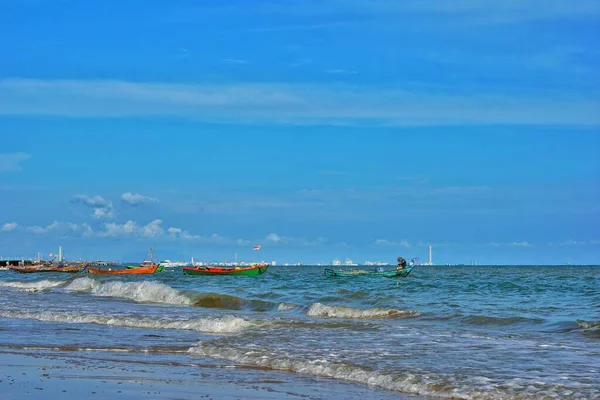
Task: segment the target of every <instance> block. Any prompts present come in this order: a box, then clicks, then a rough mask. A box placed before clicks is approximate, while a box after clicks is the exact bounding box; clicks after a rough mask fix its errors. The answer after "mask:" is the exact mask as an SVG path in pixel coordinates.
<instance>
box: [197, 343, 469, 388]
mask: <svg viewBox="0 0 600 400" xmlns="http://www.w3.org/2000/svg"><path fill="white" fill-rule="evenodd" d="M188 352H189V353H190V354H192V355H196V356H206V357H212V358H216V359H224V360H228V361H232V362H235V363H240V364H246V365H255V366H260V367H265V368H270V369H275V370H283V371H292V372H296V373H301V374H308V375H314V376H319V377H325V378H334V379H341V380H346V381H352V382H357V383H361V384H365V385H369V386H376V387H380V388H384V389H389V390H395V391H399V392H403V393H411V394H420V395H429V396H431V395H434V396H437V397H455V396H453V395H450V394H448V395H446V394H440V393H436V392H433V391H431V390H428V389H427V387H426V383H424V382H420V381H419V380H418V379H416V377H415V376H414V375H412V374H411V373H409V372H401V373H393V374H392V373H383V372H378V371H372V370H369V369H366V368H362V367H360V366H356V365H352V364H347V363H342V362H331V361H328V360H326V359H323V358H321V359H313V360H306V359H302V358H292V357H289V356H287V355H282V354H275V353H271V352H268V351H266V350H262V349H257V348H252V349H237V348H233V347H231V346H226V347H220V346H216V345H213V344H211V343H206V342H199V343H197V344H196V345H195V346H193V347H191V348H190V349H189V350H188ZM455 398H460V397H455Z"/></svg>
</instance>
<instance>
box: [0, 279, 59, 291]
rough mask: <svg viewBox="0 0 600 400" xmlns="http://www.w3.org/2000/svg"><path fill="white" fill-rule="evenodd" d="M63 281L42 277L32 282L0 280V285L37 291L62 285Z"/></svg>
mask: <svg viewBox="0 0 600 400" xmlns="http://www.w3.org/2000/svg"><path fill="white" fill-rule="evenodd" d="M64 284H65V281H53V280H48V279H44V280H41V281H34V282H5V281H0V286H4V287H12V288H16V289H21V290H22V291H24V292H37V291H40V290H44V289H49V288H53V287H57V286H61V285H64Z"/></svg>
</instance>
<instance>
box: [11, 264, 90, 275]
mask: <svg viewBox="0 0 600 400" xmlns="http://www.w3.org/2000/svg"><path fill="white" fill-rule="evenodd" d="M85 267H87V264H73V265H52V264H36V265H26V266H11V267H9V269H10V270H11V271H14V272H19V273H21V274H31V273H36V272H66V273H71V274H74V273H77V272H80V271H82V270H83V269H84V268H85Z"/></svg>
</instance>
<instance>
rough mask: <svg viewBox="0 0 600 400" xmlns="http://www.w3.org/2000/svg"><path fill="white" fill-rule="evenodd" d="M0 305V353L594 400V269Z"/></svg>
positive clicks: (37, 291)
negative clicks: (228, 367) (210, 365)
mask: <svg viewBox="0 0 600 400" xmlns="http://www.w3.org/2000/svg"><path fill="white" fill-rule="evenodd" d="M0 304H1V307H0V351H9V350H10V351H19V350H25V349H27V350H28V351H31V350H32V349H33V350H34V351H36V350H37V351H46V350H52V351H53V352H55V354H56V353H58V354H60V353H64V354H71V355H72V354H82V355H83V354H89V353H94V354H101V353H102V354H103V353H108V354H111V357H116V356H115V355H116V354H119V355H120V356H121V357H129V358H130V359H131V361H132V362H135V360H136V356H137V357H140V355H143V361H144V363H145V364H146V365H148V364H150V365H151V364H152V363H153V362H156V363H157V365H159V364H160V365H164V363H165V362H166V361H168V360H173V359H177V360H178V362H181V361H182V360H184V361H185V362H188V363H192V364H193V363H201V362H215V361H219V360H224V361H226V362H228V363H231V364H233V365H239V366H250V367H257V368H261V369H263V370H266V371H269V370H273V371H277V372H278V373H280V371H284V372H286V373H289V374H298V375H304V376H315V377H320V378H328V379H334V380H340V381H346V382H353V383H355V384H358V385H367V386H370V387H374V388H379V389H381V390H385V391H389V392H390V393H392V394H393V393H404V394H407V395H420V396H425V397H431V398H463V399H510V398H515V399H528V398H534V399H535V398H561V399H568V398H586V399H593V398H600V267H588V266H556V267H553V266H493V267H416V268H415V269H414V270H413V272H412V274H411V275H409V276H408V277H407V278H400V279H387V278H382V277H352V278H340V277H324V276H323V268H321V267H271V268H269V270H268V272H267V273H266V274H264V275H262V276H257V277H228V276H208V277H207V276H187V275H183V274H182V271H181V269H173V270H168V271H165V272H162V273H157V274H154V275H141V276H128V277H110V276H97V275H86V274H76V275H66V274H56V273H47V274H17V273H14V272H12V271H0ZM342 397H343V396H342Z"/></svg>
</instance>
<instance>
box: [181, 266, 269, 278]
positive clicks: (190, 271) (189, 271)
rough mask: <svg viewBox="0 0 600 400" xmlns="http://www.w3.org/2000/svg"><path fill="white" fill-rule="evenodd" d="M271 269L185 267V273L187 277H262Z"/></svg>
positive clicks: (260, 267) (264, 267)
mask: <svg viewBox="0 0 600 400" xmlns="http://www.w3.org/2000/svg"><path fill="white" fill-rule="evenodd" d="M267 268H269V264H255V265H252V266H250V267H233V268H221V267H212V266H206V267H183V273H184V274H186V275H238V276H256V275H262V274H264V273H265V272H266V271H267Z"/></svg>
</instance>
